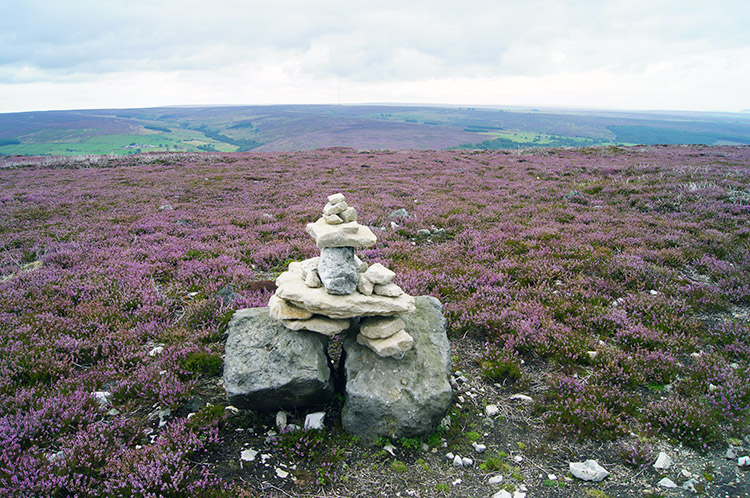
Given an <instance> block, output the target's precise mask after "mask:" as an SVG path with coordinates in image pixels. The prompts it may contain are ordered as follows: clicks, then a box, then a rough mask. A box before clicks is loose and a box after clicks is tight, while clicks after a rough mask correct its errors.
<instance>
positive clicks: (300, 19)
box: [0, 0, 750, 82]
mask: <svg viewBox="0 0 750 498" xmlns="http://www.w3.org/2000/svg"><path fill="white" fill-rule="evenodd" d="M738 3H739V2H730V1H728V0H718V1H715V2H712V4H711V5H709V6H704V7H701V8H700V9H698V10H696V9H694V8H688V7H687V6H686V5H685V3H684V2H677V1H667V2H654V1H653V0H649V1H646V0H629V1H627V2H626V1H623V0H618V1H603V2H601V1H593V0H591V1H584V0H579V1H575V0H573V1H569V2H561V1H559V0H558V1H548V0H529V1H526V2H517V1H491V0H477V1H475V2H471V3H464V4H460V3H458V2H453V1H431V2H428V1H422V0H419V1H415V2H403V1H391V0H387V1H386V0H384V1H380V2H377V3H368V4H369V6H363V5H361V4H359V3H358V2H344V1H333V2H331V1H328V2H326V1H320V2H309V1H307V0H305V1H276V2H270V1H265V2H241V1H218V0H217V1H214V2H205V1H200V2H199V1H194V0H187V1H179V2H178V1H174V2H152V1H144V0H132V1H127V2H125V1H106V2H104V1H99V2H91V1H83V0H78V1H75V0H71V1H66V2H59V1H40V0H36V1H35V0H25V1H24V2H15V5H14V6H13V7H11V8H9V9H6V10H7V13H4V14H5V15H4V17H5V20H4V22H3V27H0V43H2V47H3V49H2V50H1V51H0V82H2V81H6V82H7V81H12V80H13V79H14V78H15V79H16V80H18V79H19V78H39V77H42V75H44V74H47V77H48V78H60V77H64V76H65V75H72V74H77V73H89V74H96V73H110V72H118V71H134V70H159V71H164V70H193V69H196V70H198V69H201V70H208V69H212V68H216V69H219V68H223V67H227V66H229V65H235V64H238V63H247V64H252V63H253V62H258V63H259V62H260V61H261V60H262V61H266V62H267V61H268V60H272V59H273V57H278V58H279V62H280V63H284V62H288V61H292V62H293V64H291V66H292V67H293V68H295V69H289V70H290V71H293V70H296V71H301V72H303V73H305V74H309V75H314V76H324V77H326V76H327V77H339V78H349V79H352V80H359V81H381V80H400V79H419V78H431V77H450V76H466V77H472V76H476V75H485V76H492V75H538V74H544V73H551V72H559V71H577V70H579V71H580V70H590V69H595V68H599V67H610V68H612V67H614V68H618V67H619V68H623V69H624V68H631V69H632V68H638V67H641V66H643V65H644V64H647V63H648V62H649V61H656V62H658V61H663V60H669V59H670V58H672V57H674V56H675V55H680V54H683V53H686V52H687V51H689V50H691V49H695V48H696V47H698V48H700V47H703V49H711V47H713V46H730V47H731V46H737V45H742V44H744V45H745V46H746V45H747V43H748V39H747V38H748V35H747V34H746V29H745V25H746V24H747V21H748V15H749V14H750V7H749V6H747V3H745V2H742V4H744V5H738ZM696 40H697V41H696ZM698 42H700V43H698ZM23 67H30V68H32V69H34V70H33V71H26V72H25V73H20V72H17V71H19V70H20V69H21V68H23Z"/></svg>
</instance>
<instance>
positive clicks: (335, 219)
mask: <svg viewBox="0 0 750 498" xmlns="http://www.w3.org/2000/svg"><path fill="white" fill-rule="evenodd" d="M323 221H325V222H326V223H328V224H329V225H340V224H342V223H343V222H344V220H343V219H342V218H341V217H340V216H339V215H337V214H324V215H323Z"/></svg>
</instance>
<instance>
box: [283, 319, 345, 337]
mask: <svg viewBox="0 0 750 498" xmlns="http://www.w3.org/2000/svg"><path fill="white" fill-rule="evenodd" d="M281 323H283V324H284V326H285V327H286V328H288V329H291V330H309V331H310V332H317V333H318V334H323V335H327V336H329V337H331V336H334V335H336V334H338V333H339V332H343V331H344V330H346V329H348V328H349V320H344V319H341V320H337V319H335V318H328V317H327V316H320V315H318V316H314V317H312V318H308V319H307V320H281Z"/></svg>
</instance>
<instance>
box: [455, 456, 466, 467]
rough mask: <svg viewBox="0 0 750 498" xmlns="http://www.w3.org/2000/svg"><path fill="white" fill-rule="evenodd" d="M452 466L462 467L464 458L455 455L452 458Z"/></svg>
mask: <svg viewBox="0 0 750 498" xmlns="http://www.w3.org/2000/svg"><path fill="white" fill-rule="evenodd" d="M453 466H454V467H463V466H464V460H463V458H461V457H460V456H458V455H456V456H455V457H454V458H453Z"/></svg>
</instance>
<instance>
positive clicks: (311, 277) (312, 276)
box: [305, 271, 323, 289]
mask: <svg viewBox="0 0 750 498" xmlns="http://www.w3.org/2000/svg"><path fill="white" fill-rule="evenodd" d="M305 285H306V286H308V287H310V288H313V289H317V288H318V287H323V282H321V281H320V276H319V275H318V272H317V271H311V272H310V273H308V274H307V276H306V277H305Z"/></svg>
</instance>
